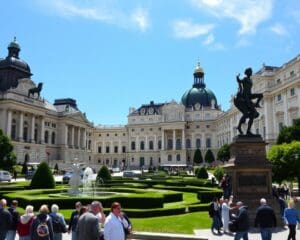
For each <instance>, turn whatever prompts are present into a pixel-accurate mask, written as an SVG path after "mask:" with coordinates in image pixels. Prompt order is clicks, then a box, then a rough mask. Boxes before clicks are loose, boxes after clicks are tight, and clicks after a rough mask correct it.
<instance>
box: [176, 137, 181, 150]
mask: <svg viewBox="0 0 300 240" xmlns="http://www.w3.org/2000/svg"><path fill="white" fill-rule="evenodd" d="M176 149H177V150H179V149H181V139H180V138H178V139H176Z"/></svg>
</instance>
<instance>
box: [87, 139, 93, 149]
mask: <svg viewBox="0 0 300 240" xmlns="http://www.w3.org/2000/svg"><path fill="white" fill-rule="evenodd" d="M91 146H92V141H91V140H89V142H88V149H89V150H91Z"/></svg>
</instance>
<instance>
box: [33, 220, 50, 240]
mask: <svg viewBox="0 0 300 240" xmlns="http://www.w3.org/2000/svg"><path fill="white" fill-rule="evenodd" d="M38 221H39V224H38V225H37V227H36V232H37V235H38V236H39V237H42V238H43V237H47V236H49V227H48V225H47V222H46V220H44V221H41V220H40V219H38Z"/></svg>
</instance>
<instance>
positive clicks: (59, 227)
mask: <svg viewBox="0 0 300 240" xmlns="http://www.w3.org/2000/svg"><path fill="white" fill-rule="evenodd" d="M51 219H52V226H53V232H55V233H65V232H67V229H66V227H65V226H64V225H63V224H62V223H61V221H59V217H58V216H53V215H52V216H51Z"/></svg>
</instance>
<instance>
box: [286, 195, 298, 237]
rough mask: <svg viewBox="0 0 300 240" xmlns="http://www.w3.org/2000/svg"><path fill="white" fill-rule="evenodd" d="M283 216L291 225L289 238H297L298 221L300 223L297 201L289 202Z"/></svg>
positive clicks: (289, 225)
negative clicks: (296, 206)
mask: <svg viewBox="0 0 300 240" xmlns="http://www.w3.org/2000/svg"><path fill="white" fill-rule="evenodd" d="M283 216H284V219H285V222H286V224H288V227H289V235H288V238H287V239H288V240H296V225H297V222H298V223H300V218H299V215H298V213H297V210H296V209H295V203H294V201H293V200H291V201H290V202H289V204H288V207H287V208H286V209H284V215H283Z"/></svg>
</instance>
